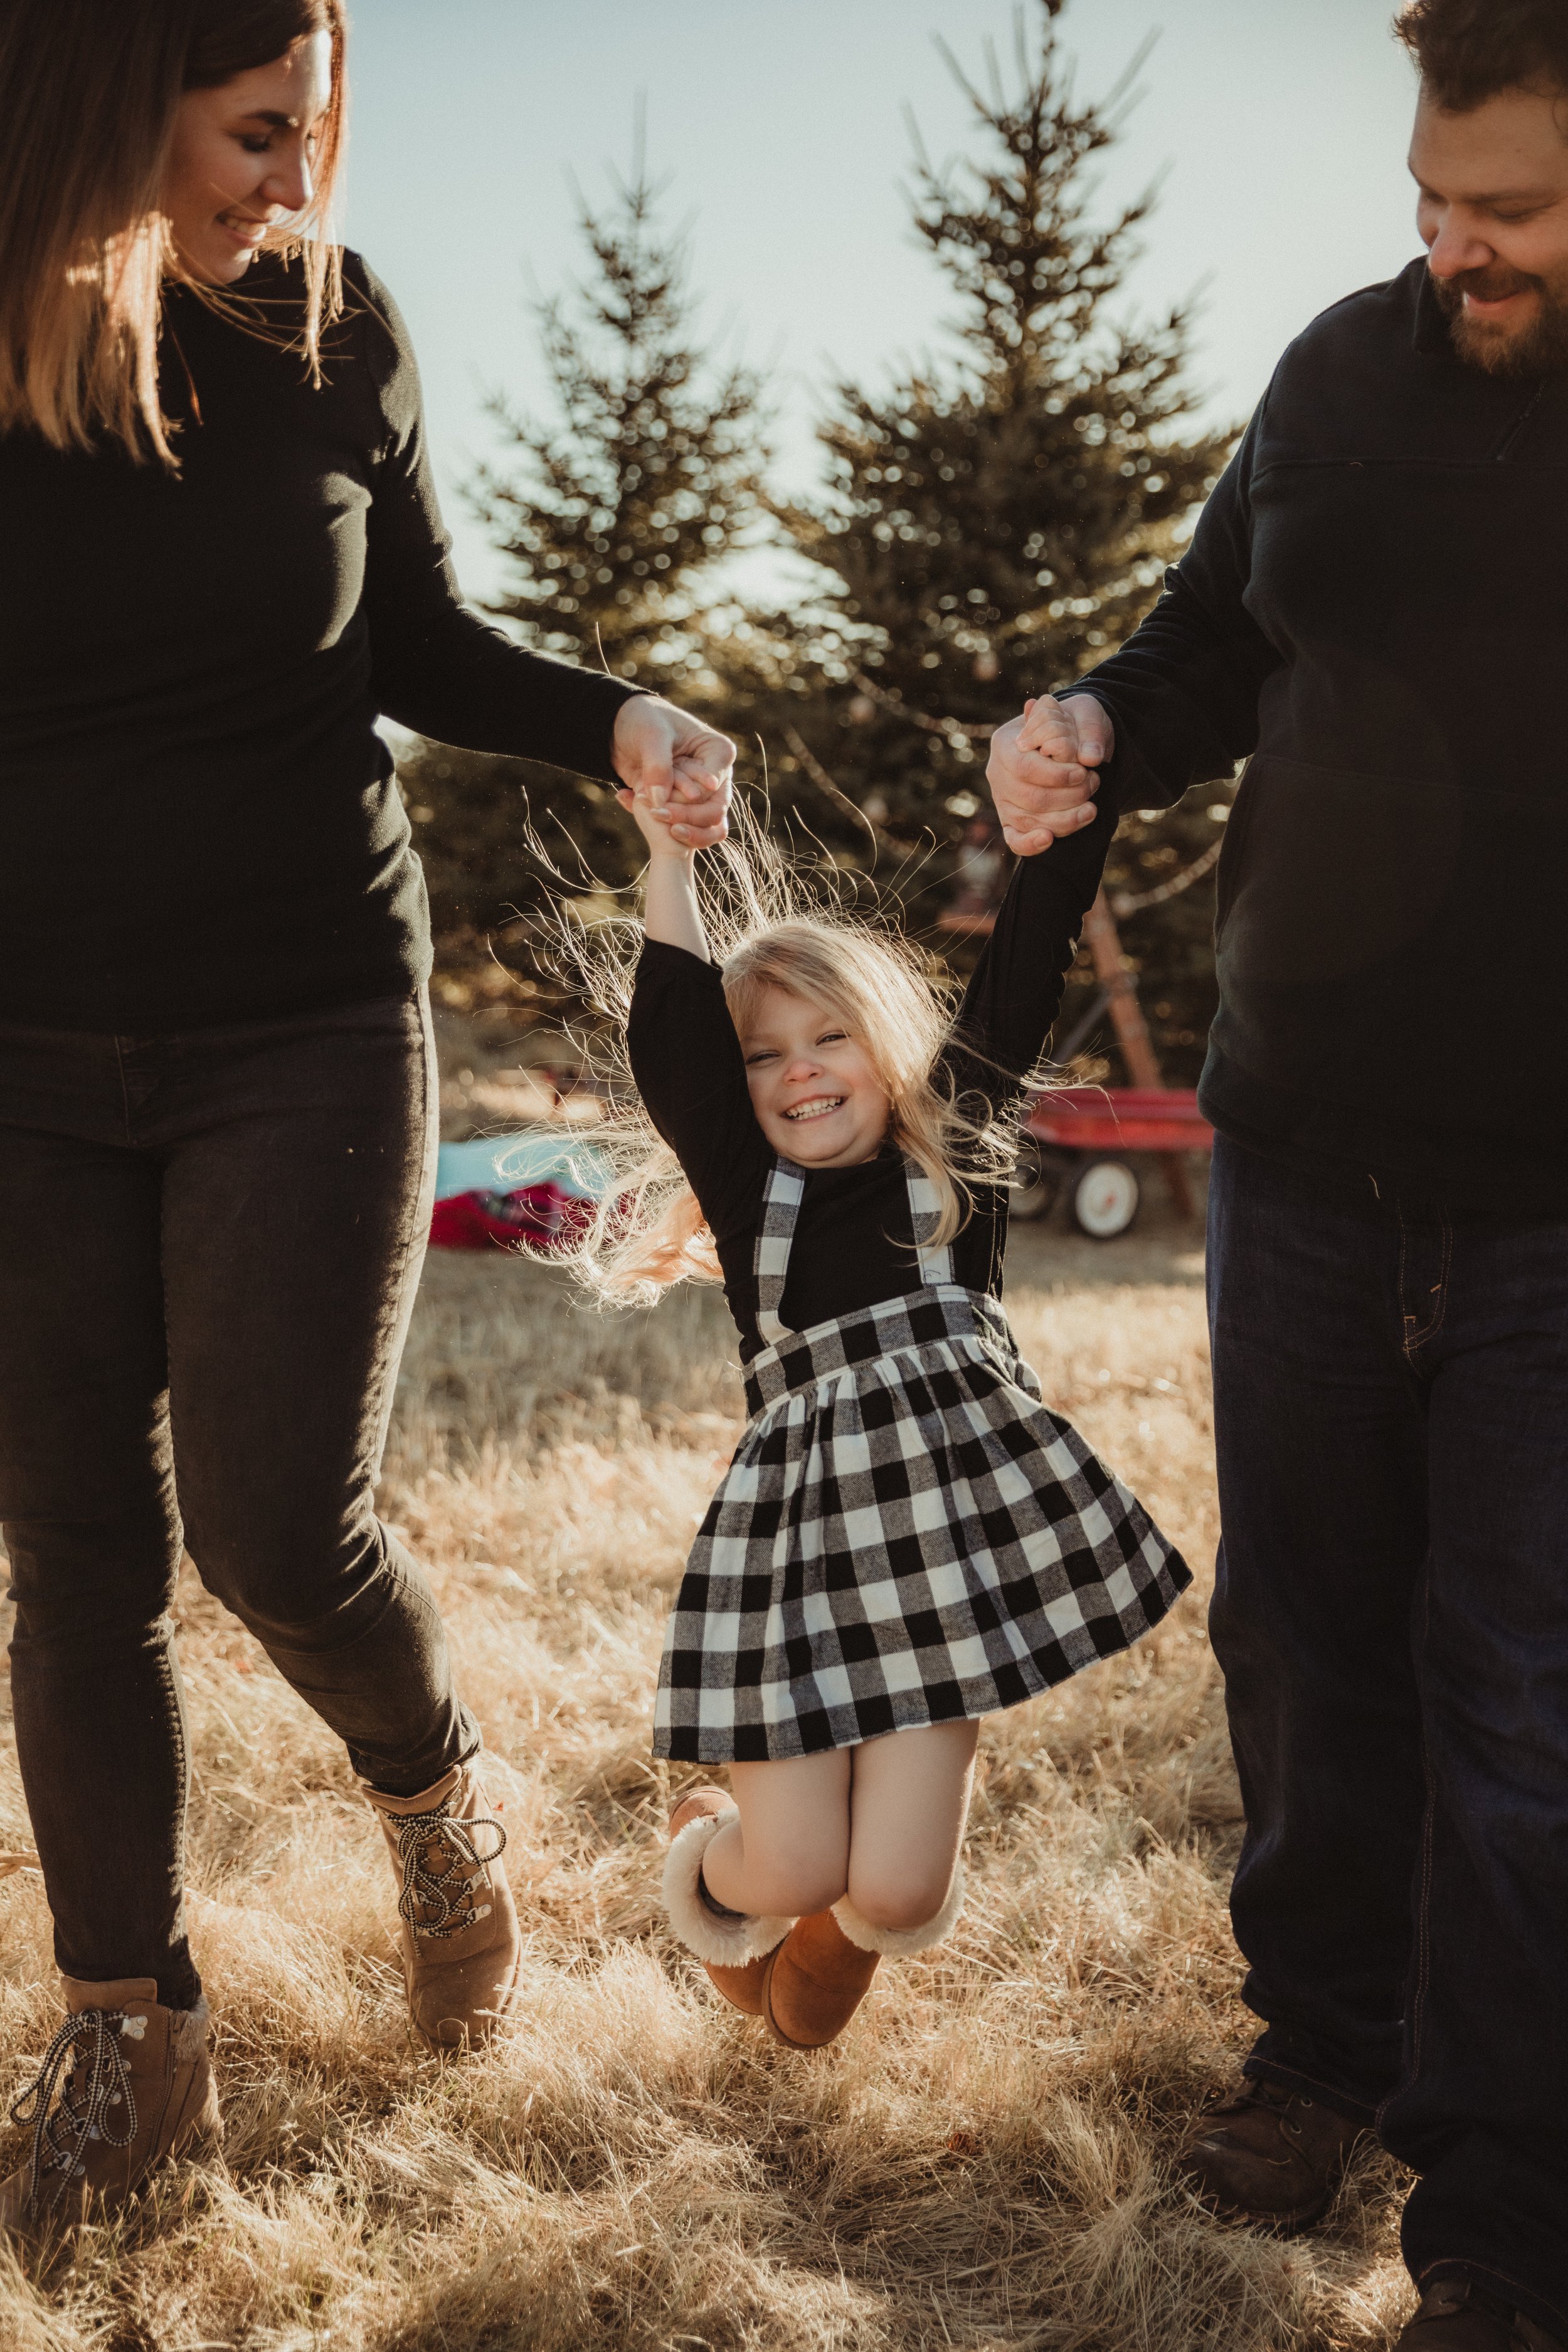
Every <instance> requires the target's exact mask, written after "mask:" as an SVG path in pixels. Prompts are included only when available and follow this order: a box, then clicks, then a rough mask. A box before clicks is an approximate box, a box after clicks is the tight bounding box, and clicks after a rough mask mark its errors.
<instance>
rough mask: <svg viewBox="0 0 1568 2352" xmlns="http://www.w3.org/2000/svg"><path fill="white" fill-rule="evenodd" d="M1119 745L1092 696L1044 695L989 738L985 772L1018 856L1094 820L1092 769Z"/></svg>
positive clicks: (1029, 853) (1106, 713) (1095, 785)
mask: <svg viewBox="0 0 1568 2352" xmlns="http://www.w3.org/2000/svg"><path fill="white" fill-rule="evenodd" d="M1115 749H1116V733H1115V730H1114V728H1113V727H1112V725H1111V722H1110V712H1109V710H1107V709H1106V708H1105V705H1104V704H1103V703H1102V702H1097V701H1096V700H1095V698H1094V697H1093V696H1092V695H1090V694H1075V695H1072V696H1071V697H1069V698H1068V700H1066V701H1065V702H1058V700H1057V699H1056V698H1055V696H1054V695H1049V694H1042V695H1041V696H1040V697H1039V698H1037V700H1035V701H1031V702H1026V704H1025V705H1024V715H1023V717H1022V718H1021V719H1008V721H1007V723H1006V725H1005V727H998V729H997V730H996V732H995V734H994V735H993V737H992V738H991V756H990V759H989V760H988V761H986V766H985V777H986V782H988V783H989V784H990V786H991V797H992V799H993V800H994V802H995V803H996V814H997V815H998V816H999V817H1000V818H1001V820H1002V837H1003V839H1004V840H1005V842H1006V844H1007V846H1008V848H1009V849H1010V850H1012V851H1013V852H1014V853H1015V855H1016V856H1019V857H1033V856H1037V853H1038V852H1039V851H1040V850H1042V849H1048V848H1049V847H1050V845H1051V844H1052V842H1053V841H1059V840H1061V839H1062V837H1063V836H1064V835H1067V834H1072V833H1077V832H1078V831H1079V828H1080V827H1081V826H1083V825H1086V824H1093V823H1094V814H1095V812H1094V795H1095V793H1097V792H1098V791H1099V790H1100V778H1099V776H1098V775H1097V774H1096V772H1095V771H1096V770H1097V769H1099V768H1101V767H1103V766H1104V764H1105V762H1106V761H1107V760H1109V759H1110V756H1111V754H1112V752H1113V751H1115Z"/></svg>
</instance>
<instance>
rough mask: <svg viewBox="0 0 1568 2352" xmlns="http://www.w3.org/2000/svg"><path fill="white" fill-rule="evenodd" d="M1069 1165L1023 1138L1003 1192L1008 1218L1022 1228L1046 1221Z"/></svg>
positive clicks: (1058, 1153) (1060, 1153) (1064, 1157)
mask: <svg viewBox="0 0 1568 2352" xmlns="http://www.w3.org/2000/svg"><path fill="white" fill-rule="evenodd" d="M1071 1165H1072V1162H1071V1160H1069V1158H1068V1154H1067V1153H1066V1152H1063V1151H1052V1150H1048V1149H1047V1148H1046V1147H1045V1146H1043V1145H1041V1144H1038V1143H1037V1142H1036V1141H1035V1139H1034V1138H1033V1137H1032V1136H1027V1135H1026V1136H1025V1137H1024V1139H1023V1140H1022V1142H1021V1143H1020V1144H1019V1146H1018V1159H1017V1164H1016V1167H1015V1168H1014V1171H1013V1181H1012V1182H1011V1184H1010V1185H1009V1186H1008V1188H1007V1213H1008V1216H1009V1217H1010V1218H1015V1219H1017V1220H1019V1221H1021V1222H1022V1223H1025V1224H1033V1223H1038V1222H1039V1221H1041V1220H1043V1219H1044V1218H1046V1217H1048V1216H1049V1215H1050V1213H1051V1211H1052V1210H1053V1209H1054V1208H1055V1207H1056V1205H1057V1202H1058V1201H1059V1200H1060V1199H1061V1197H1062V1187H1063V1185H1064V1184H1065V1183H1066V1182H1067V1180H1068V1170H1069V1169H1070V1167H1071Z"/></svg>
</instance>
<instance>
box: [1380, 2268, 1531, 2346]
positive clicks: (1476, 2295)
mask: <svg viewBox="0 0 1568 2352" xmlns="http://www.w3.org/2000/svg"><path fill="white" fill-rule="evenodd" d="M1396 2352H1564V2347H1563V2342H1562V2339H1561V2338H1560V2337H1559V2336H1548V2334H1547V2333H1546V2330H1545V2328H1544V2327H1538V2326H1536V2324H1535V2322H1534V2320H1533V2319H1526V2317H1525V2316H1524V2314H1523V2313H1522V2312H1521V2311H1515V2310H1514V2309H1513V2307H1512V2305H1510V2304H1509V2303H1508V2302H1507V2301H1506V2299H1504V2298H1502V2297H1500V2296H1498V2295H1495V2294H1492V2293H1491V2292H1490V2291H1489V2289H1487V2288H1483V2287H1479V2286H1477V2285H1476V2284H1474V2282H1473V2281H1471V2280H1470V2279H1468V2278H1446V2279H1439V2280H1438V2282H1437V2284H1436V2286H1429V2287H1428V2288H1427V2290H1426V2294H1424V2295H1423V2296H1422V2298H1421V2308H1420V2310H1419V2311H1418V2312H1417V2313H1416V2315H1415V2318H1414V2319H1413V2320H1411V2321H1410V2323H1409V2325H1408V2326H1406V2328H1405V2333H1404V2334H1403V2335H1402V2336H1401V2337H1400V2339H1399V2343H1398V2346H1397V2347H1396Z"/></svg>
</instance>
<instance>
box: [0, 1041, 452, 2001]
mask: <svg viewBox="0 0 1568 2352" xmlns="http://www.w3.org/2000/svg"><path fill="white" fill-rule="evenodd" d="M435 1107H436V1081H435V1076H434V1059H433V1054H432V1048H431V1044H430V1037H429V1025H428V1018H427V1015H426V1012H425V1009H424V1006H423V1003H421V1002H420V1001H419V1000H418V999H416V998H413V997H399V998H393V999H388V1000H384V1001H382V1002H378V1003H370V1004H360V1005H351V1006H346V1007H340V1008H338V1009H336V1010H333V1011H331V1012H325V1013H314V1014H308V1015H302V1016H300V1018H298V1019H295V1020H290V1021H271V1022H265V1023H258V1024H254V1025H250V1026H246V1027H230V1028H218V1029H197V1030H192V1031H190V1032H188V1033H185V1034H178V1035H171V1036H158V1037H111V1036H97V1035H85V1034H82V1035H79V1034H71V1033H62V1032H59V1031H54V1030H42V1029H24V1028H16V1027H11V1026H7V1025H4V1024H0V1518H3V1519H4V1522H5V1542H6V1547H7V1549H8V1550H9V1552H10V1556H11V1579H12V1593H13V1597H14V1598H15V1601H16V1632H15V1638H14V1640H13V1642H12V1645H11V1660H12V1689H13V1696H14V1705H15V1711H16V1742H17V1749H18V1753H19V1756H20V1759H21V1767H22V1780H23V1784H24V1787H25V1789H26V1798H27V1805H28V1810H29V1811H30V1812H31V1815H32V1821H33V1831H34V1834H35V1837H36V1839H37V1848H38V1853H39V1856H40V1858H41V1860H42V1863H43V1869H44V1880H45V1885H46V1886H47V1890H48V1897H49V1904H50V1907H51V1909H52V1911H53V1913H54V1918H55V1950H56V1957H57V1958H58V1962H59V1965H60V1967H61V1969H64V1970H65V1972H66V1973H67V1974H68V1975H69V1976H73V1977H82V1978H89V1979H105V1978H115V1977H138V1976H145V1977H155V1978H156V1979H157V1980H158V1992H159V1998H160V2000H164V2001H167V2002H169V2003H171V2004H173V2005H174V2006H176V2007H184V2006H187V2005H188V2004H189V2003H190V2002H191V2001H193V2000H195V1995H196V1991H197V1989H198V1988H197V1979H196V1975H195V1969H194V1968H193V1966H192V1961H191V1956H190V1949H189V1946H188V1944H187V1942H186V1938H185V1932H184V1918H183V1916H182V1890H183V1887H184V1811H185V1795H186V1782H187V1774H188V1764H187V1754H186V1741H185V1724H184V1706H183V1704H182V1699H181V1690H180V1675H179V1668H178V1664H177V1663H176V1659H175V1653H174V1637H173V1628H172V1626H171V1623H170V1621H169V1617H168V1613H167V1612H168V1608H169V1602H170V1600H171V1598H172V1595H173V1592H174V1580H175V1576H176V1574H177V1572H178V1569H179V1564H180V1554H181V1546H182V1539H183V1541H184V1545H185V1547H186V1548H188V1549H189V1551H190V1553H191V1556H192V1558H193V1559H195V1564H196V1567H197V1569H198V1570H199V1571H200V1574H201V1578H202V1581H203V1583H204V1584H205V1586H206V1587H207V1590H208V1591H210V1592H213V1593H216V1596H217V1597H218V1599H219V1600H220V1601H224V1602H225V1603H226V1606H227V1607H228V1608H230V1609H232V1610H233V1611H234V1612H235V1614H236V1615H237V1617H238V1618H239V1619H240V1620H241V1621H242V1622H243V1623H244V1624H246V1625H247V1626H248V1628H249V1629H250V1631H251V1632H252V1633H254V1634H255V1635H256V1637H257V1639H258V1642H260V1643H261V1644H262V1646H263V1648H264V1649H265V1650H266V1652H267V1654H268V1657H269V1658H270V1659H271V1660H272V1662H273V1664H275V1665H276V1666H277V1668H278V1670H279V1673H280V1674H281V1675H284V1677H285V1678H286V1680H288V1681H289V1683H291V1684H292V1685H293V1687H294V1688H295V1689H296V1690H297V1691H298V1692H299V1693H300V1696H301V1697H302V1698H304V1699H306V1700H308V1701H309V1703H310V1706H313V1707H314V1708H315V1710H316V1712H317V1713H318V1714H319V1715H320V1716H321V1717H322V1718H323V1719H324V1720H325V1721H326V1722H327V1723H329V1724H330V1725H331V1727H332V1729H333V1730H334V1731H335V1732H336V1733H337V1734H338V1735H339V1737H340V1738H342V1739H343V1740H344V1741H345V1742H346V1743H347V1746H348V1750H349V1756H350V1759H351V1761H352V1763H353V1769H354V1770H355V1771H356V1772H358V1773H360V1774H362V1775H363V1777H364V1778H365V1779H366V1780H370V1781H371V1782H373V1783H374V1785H375V1786H377V1787H378V1788H382V1789H385V1790H390V1791H392V1792H393V1793H395V1794H397V1795H401V1796H412V1795H414V1794H416V1793H417V1791H418V1790H421V1789H425V1788H427V1787H428V1786H429V1785H430V1783H431V1782H432V1781H434V1780H437V1779H439V1777H440V1776H441V1774H442V1773H443V1772H444V1771H445V1770H446V1769H447V1768H448V1766H450V1765H452V1764H454V1763H456V1762H458V1760H459V1759H462V1758H464V1757H466V1756H468V1755H469V1754H471V1753H472V1751H473V1750H474V1749H475V1748H477V1746H478V1744H479V1735H478V1732H477V1730H476V1728H475V1727H474V1724H473V1722H472V1720H471V1718H470V1717H468V1715H467V1713H466V1712H465V1710H464V1709H463V1708H462V1707H461V1706H460V1705H459V1704H458V1700H457V1698H456V1697H455V1696H454V1694H453V1690H452V1683H451V1675H450V1669H449V1665H448V1661H447V1644H446V1639H445V1636H444V1634H443V1633H442V1630H441V1621H440V1618H439V1617H438V1615H437V1612H436V1607H435V1603H434V1601H432V1600H431V1597H430V1594H429V1591H428V1590H427V1588H426V1584H425V1581H424V1579H423V1577H422V1576H421V1575H420V1572H419V1570H418V1569H417V1568H416V1566H415V1563H414V1562H413V1560H412V1559H410V1558H409V1557H408V1555H407V1554H406V1553H405V1551H404V1550H403V1549H402V1548H401V1547H400V1546H399V1545H398V1544H397V1543H396V1542H395V1540H394V1539H393V1538H392V1537H390V1536H389V1535H388V1533H387V1531H386V1529H385V1528H384V1527H382V1525H381V1524H380V1522H379V1521H378V1519H377V1518H376V1517H375V1513H374V1508H373V1506H372V1496H373V1490H374V1483H375V1478H376V1475H377V1471H378V1469H379V1466H380V1459H381V1450H382V1446H383V1444H384V1440H385V1434H386V1424H387V1420H388V1416H389V1413H390V1410H391V1402H392V1391H393V1382H394V1379H395V1373H396V1369H397V1360H398V1356H399V1353H400V1351H401V1349H402V1346H403V1340H404V1337H405V1331H406V1328H407V1323H408V1316H409V1312H410V1309H411V1307H412V1303H413V1293H414V1289H415V1286H416V1283H417V1280H418V1276H419V1267H420V1263H421V1259H422V1257H423V1255H424V1246H425V1235H426V1229H427V1227H428V1223H429V1215H430V1197H431V1192H432V1189H433V1181H434V1172H435Z"/></svg>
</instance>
